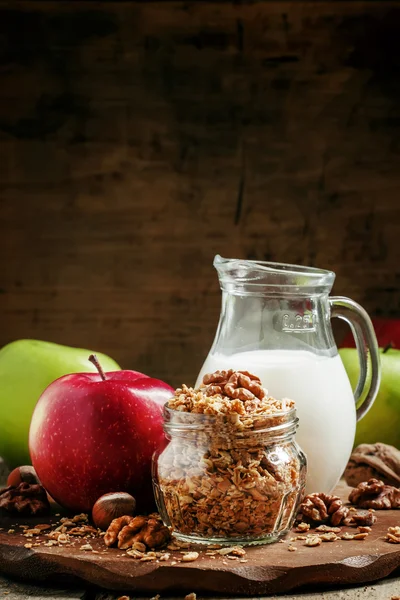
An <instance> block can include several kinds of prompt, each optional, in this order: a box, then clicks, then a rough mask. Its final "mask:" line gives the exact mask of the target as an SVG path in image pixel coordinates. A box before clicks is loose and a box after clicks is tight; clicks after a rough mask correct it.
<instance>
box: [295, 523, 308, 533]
mask: <svg viewBox="0 0 400 600" xmlns="http://www.w3.org/2000/svg"><path fill="white" fill-rule="evenodd" d="M309 529H310V523H304V521H302V522H301V523H299V524H298V525H297V527H296V529H295V531H300V532H302V531H308V530H309Z"/></svg>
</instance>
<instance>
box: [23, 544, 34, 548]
mask: <svg viewBox="0 0 400 600" xmlns="http://www.w3.org/2000/svg"><path fill="white" fill-rule="evenodd" d="M32 545H33V544H24V548H32Z"/></svg>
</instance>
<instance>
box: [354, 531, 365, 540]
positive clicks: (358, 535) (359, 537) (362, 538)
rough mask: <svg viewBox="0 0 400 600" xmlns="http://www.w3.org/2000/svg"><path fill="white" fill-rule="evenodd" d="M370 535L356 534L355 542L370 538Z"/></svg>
mask: <svg viewBox="0 0 400 600" xmlns="http://www.w3.org/2000/svg"><path fill="white" fill-rule="evenodd" d="M368 535H369V534H368V533H356V534H355V536H354V539H355V540H365V539H366V538H367V537H368Z"/></svg>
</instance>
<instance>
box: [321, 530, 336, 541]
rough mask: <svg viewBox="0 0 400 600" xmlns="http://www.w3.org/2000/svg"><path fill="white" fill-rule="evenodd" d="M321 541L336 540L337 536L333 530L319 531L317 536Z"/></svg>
mask: <svg viewBox="0 0 400 600" xmlns="http://www.w3.org/2000/svg"><path fill="white" fill-rule="evenodd" d="M319 537H320V538H321V540H322V541H323V542H336V540H338V539H339V537H338V536H337V535H336V533H334V532H333V531H329V532H328V533H321V535H320V536H319Z"/></svg>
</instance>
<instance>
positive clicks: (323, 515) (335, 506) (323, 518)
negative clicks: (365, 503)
mask: <svg viewBox="0 0 400 600" xmlns="http://www.w3.org/2000/svg"><path fill="white" fill-rule="evenodd" d="M299 512H300V513H301V514H302V515H303V519H304V518H305V520H307V521H311V522H312V523H330V524H331V525H333V526H337V525H340V524H341V523H342V522H343V521H344V520H345V519H346V517H347V515H348V512H349V509H348V508H347V507H346V506H343V502H342V501H341V499H340V498H339V496H330V495H328V494H324V493H314V494H309V495H308V496H306V497H305V498H304V500H303V502H302V503H301V505H300V509H299Z"/></svg>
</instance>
